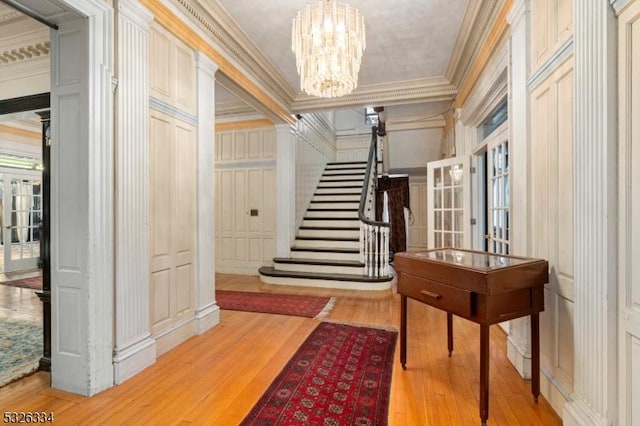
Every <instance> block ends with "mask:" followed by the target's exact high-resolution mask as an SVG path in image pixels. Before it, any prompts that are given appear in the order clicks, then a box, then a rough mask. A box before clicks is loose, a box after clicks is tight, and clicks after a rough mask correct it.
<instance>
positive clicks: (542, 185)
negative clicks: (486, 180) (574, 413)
mask: <svg viewBox="0 0 640 426" xmlns="http://www.w3.org/2000/svg"><path fill="white" fill-rule="evenodd" d="M573 108H574V105H573V61H572V59H569V60H566V61H565V62H564V63H563V64H561V65H560V66H559V67H558V68H557V69H556V70H555V71H553V72H552V73H551V75H550V76H549V77H548V78H547V79H546V80H545V81H543V82H542V83H540V84H539V85H538V86H537V87H536V88H535V89H534V90H533V91H532V92H531V140H532V141H533V144H532V146H533V148H532V152H531V157H530V167H531V204H530V218H531V235H532V241H531V255H532V256H534V257H540V258H545V259H547V260H548V261H549V268H550V271H549V272H550V277H549V284H547V285H546V286H545V312H544V313H542V314H541V368H542V373H543V374H542V392H543V394H544V395H545V397H546V398H547V399H548V400H549V401H550V402H551V404H552V405H553V407H554V408H555V410H556V411H557V412H558V413H561V412H562V404H563V403H564V400H565V399H566V398H567V397H568V395H569V394H570V393H571V392H572V390H573V377H574V350H573V348H574V346H573V334H574V333H573V330H574V329H573V327H574V321H573V309H574V289H573V286H574V281H573V259H574V250H573Z"/></svg>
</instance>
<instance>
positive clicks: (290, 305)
mask: <svg viewBox="0 0 640 426" xmlns="http://www.w3.org/2000/svg"><path fill="white" fill-rule="evenodd" d="M216 300H217V302H218V305H219V306H220V309H226V310H229V311H246V312H262V313H265V314H280V315H291V316H299V317H307V318H316V319H319V318H323V317H325V316H327V315H328V314H329V311H331V309H333V304H334V302H335V298H333V297H316V296H300V295H293V294H273V293H256V292H247V291H225V290H216Z"/></svg>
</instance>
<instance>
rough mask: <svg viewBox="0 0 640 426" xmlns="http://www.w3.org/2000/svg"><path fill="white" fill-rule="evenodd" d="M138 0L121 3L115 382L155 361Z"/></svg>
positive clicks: (144, 31)
mask: <svg viewBox="0 0 640 426" xmlns="http://www.w3.org/2000/svg"><path fill="white" fill-rule="evenodd" d="M152 19H153V15H152V14H151V13H150V12H149V11H148V10H147V9H146V8H145V7H144V6H142V5H140V3H139V2H138V1H137V0H119V1H118V71H117V78H118V90H117V92H116V120H117V122H116V141H115V145H116V148H115V151H116V152H115V156H116V164H115V187H116V192H115V204H116V212H115V215H116V217H115V228H116V229H115V235H116V239H115V263H116V269H115V278H116V282H115V287H116V290H115V299H116V303H115V347H114V355H113V367H114V371H113V374H114V382H115V383H116V384H119V383H122V382H124V381H125V380H126V379H128V378H129V377H131V376H133V375H134V374H136V373H138V372H139V371H141V370H142V369H144V368H146V367H147V366H149V365H151V364H153V363H154V362H155V360H156V348H155V340H154V339H152V338H151V336H150V324H149V299H150V297H149V266H148V265H149V90H148V87H149V81H148V80H149V52H148V50H149V24H150V23H151V20H152Z"/></svg>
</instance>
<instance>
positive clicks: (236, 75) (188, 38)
mask: <svg viewBox="0 0 640 426" xmlns="http://www.w3.org/2000/svg"><path fill="white" fill-rule="evenodd" d="M140 2H141V3H142V4H143V5H144V6H145V7H146V8H147V9H149V10H150V11H151V12H152V13H153V14H154V19H155V20H156V22H158V23H159V24H160V25H162V26H164V27H165V28H167V29H168V30H169V31H171V32H172V33H173V34H174V35H175V36H176V37H178V38H179V39H180V40H182V41H183V42H185V43H186V44H187V45H188V46H190V47H191V48H192V49H194V50H199V51H201V52H203V53H204V54H206V55H207V56H208V57H209V58H211V60H213V61H214V62H215V63H216V64H218V66H219V67H220V68H219V70H220V71H221V72H222V73H223V74H224V75H226V76H228V77H229V79H230V80H232V81H233V82H234V83H236V84H237V85H238V86H240V87H242V88H243V89H244V90H246V91H247V92H248V93H250V94H251V95H252V97H253V98H255V99H256V100H257V102H258V103H260V104H261V105H263V108H264V107H266V109H268V110H270V111H272V115H276V116H277V117H278V119H277V120H278V122H285V123H289V124H294V123H295V119H294V118H293V117H292V116H291V114H290V113H289V111H287V109H286V108H285V107H284V106H282V105H281V104H280V103H279V102H277V101H276V100H275V99H274V98H273V97H271V96H270V95H269V94H267V93H266V92H265V91H264V90H263V89H261V88H260V87H259V86H258V85H257V84H256V83H254V82H253V81H252V80H251V79H250V78H249V77H248V76H247V75H246V74H244V73H243V72H242V71H240V69H238V67H236V66H235V65H233V64H232V63H231V61H230V60H229V59H227V58H226V57H225V56H224V55H223V54H222V53H221V52H219V51H218V50H216V49H215V48H214V47H213V46H212V45H211V43H209V42H208V41H207V40H205V39H204V38H203V37H202V36H200V35H199V34H198V33H197V32H196V31H194V29H193V28H192V27H191V25H190V24H189V23H187V22H184V21H183V20H182V19H180V18H179V17H178V16H176V15H175V14H174V13H173V12H172V11H171V10H170V9H169V8H168V7H167V6H165V5H164V4H162V0H140ZM216 79H219V76H216Z"/></svg>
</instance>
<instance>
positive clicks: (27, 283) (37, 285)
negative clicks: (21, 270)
mask: <svg viewBox="0 0 640 426" xmlns="http://www.w3.org/2000/svg"><path fill="white" fill-rule="evenodd" d="M0 284H2V285H8V286H11V287H22V288H30V289H32V290H42V277H32V278H22V279H20V280H13V281H5V282H3V283H0Z"/></svg>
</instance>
